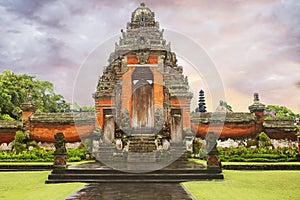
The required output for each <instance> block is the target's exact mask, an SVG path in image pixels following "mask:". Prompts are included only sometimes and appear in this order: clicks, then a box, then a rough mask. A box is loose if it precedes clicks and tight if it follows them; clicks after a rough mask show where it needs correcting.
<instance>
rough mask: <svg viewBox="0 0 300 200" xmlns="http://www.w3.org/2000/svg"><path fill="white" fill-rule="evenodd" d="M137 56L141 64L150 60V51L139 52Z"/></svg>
mask: <svg viewBox="0 0 300 200" xmlns="http://www.w3.org/2000/svg"><path fill="white" fill-rule="evenodd" d="M136 57H137V59H138V61H139V64H142V65H143V64H146V63H147V61H148V57H149V52H143V51H142V52H138V53H136Z"/></svg>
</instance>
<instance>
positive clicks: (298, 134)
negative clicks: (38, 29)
mask: <svg viewBox="0 0 300 200" xmlns="http://www.w3.org/2000/svg"><path fill="white" fill-rule="evenodd" d="M294 131H296V136H297V137H298V138H299V137H300V126H296V128H295V129H294Z"/></svg>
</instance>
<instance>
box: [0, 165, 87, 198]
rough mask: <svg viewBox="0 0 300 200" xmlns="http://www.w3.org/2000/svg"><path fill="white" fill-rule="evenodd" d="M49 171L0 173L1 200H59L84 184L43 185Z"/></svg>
mask: <svg viewBox="0 0 300 200" xmlns="http://www.w3.org/2000/svg"><path fill="white" fill-rule="evenodd" d="M49 174H50V171H42V172H40V171H38V172H0V199H1V200H10V199H14V200H21V199H22V200H27V199H28V200H32V199H43V200H48V199H49V200H56V199H57V200H58V199H59V200H61V199H64V198H65V197H67V196H68V195H70V194H72V193H73V192H75V191H76V190H78V189H79V188H81V187H83V186H84V185H85V184H84V183H66V184H45V180H46V179H47V177H48V175H49Z"/></svg>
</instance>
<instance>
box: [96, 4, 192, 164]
mask: <svg viewBox="0 0 300 200" xmlns="http://www.w3.org/2000/svg"><path fill="white" fill-rule="evenodd" d="M121 33H122V36H121V38H120V41H119V42H118V43H116V44H115V51H114V52H113V53H111V55H110V57H109V64H108V66H107V67H105V69H104V70H103V75H102V76H101V77H100V78H99V82H98V85H97V90H96V92H95V93H94V94H93V97H94V99H95V108H96V119H97V120H96V121H97V125H98V126H99V128H100V130H101V132H102V134H103V138H102V141H101V142H100V143H102V145H100V146H101V147H100V149H102V150H103V152H106V153H103V152H102V154H101V152H100V153H98V154H97V153H96V155H98V156H96V157H97V158H98V159H100V160H102V161H103V160H113V159H114V158H112V157H110V156H109V155H107V154H109V153H107V152H110V151H108V150H107V149H109V148H110V147H109V146H110V144H111V145H113V142H115V141H116V143H117V146H118V145H119V146H118V147H119V150H120V151H121V149H123V151H124V149H125V151H128V157H127V161H129V162H130V161H141V160H142V161H143V162H153V161H157V159H159V156H157V151H158V150H161V149H162V148H163V149H164V150H170V149H172V147H174V146H177V147H178V146H181V151H185V149H186V148H185V139H186V136H187V135H188V134H191V131H190V130H191V129H190V101H191V99H192V97H193V95H192V93H191V92H190V91H189V85H188V80H187V77H184V75H183V69H182V66H178V65H177V60H176V55H175V53H174V52H171V47H170V43H167V42H166V40H164V38H163V33H164V31H163V30H160V28H159V23H158V22H157V21H155V18H154V12H152V11H151V10H150V9H149V8H147V7H145V4H141V6H140V7H138V8H137V9H136V10H135V11H134V12H133V13H132V16H131V21H130V22H128V23H127V27H126V31H124V30H121ZM124 138H126V140H125V139H124ZM111 149H113V148H112V147H111ZM175 149H176V148H175ZM97 151H98V149H97ZM174 151H179V150H178V148H177V150H174ZM135 153H137V154H140V155H139V156H138V157H136V156H134V155H135ZM105 155H106V156H105ZM115 155H116V153H115ZM173 157H174V159H175V158H176V159H177V158H178V154H176V156H173ZM171 160H172V159H171Z"/></svg>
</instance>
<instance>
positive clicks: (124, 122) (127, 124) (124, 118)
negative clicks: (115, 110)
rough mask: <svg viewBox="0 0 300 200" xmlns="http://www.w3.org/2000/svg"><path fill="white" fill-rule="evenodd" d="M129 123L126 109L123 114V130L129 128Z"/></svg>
mask: <svg viewBox="0 0 300 200" xmlns="http://www.w3.org/2000/svg"><path fill="white" fill-rule="evenodd" d="M129 121H130V116H129V112H128V110H127V108H126V109H125V110H124V113H123V128H124V129H129V126H130V125H129V123H130V122H129Z"/></svg>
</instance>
